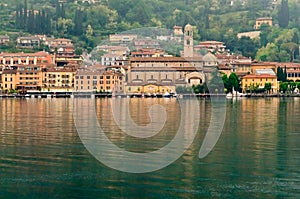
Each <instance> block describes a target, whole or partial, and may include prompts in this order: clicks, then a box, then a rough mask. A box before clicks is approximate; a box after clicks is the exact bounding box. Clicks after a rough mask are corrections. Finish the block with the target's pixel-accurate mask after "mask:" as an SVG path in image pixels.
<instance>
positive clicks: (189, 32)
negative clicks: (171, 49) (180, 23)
mask: <svg viewBox="0 0 300 199" xmlns="http://www.w3.org/2000/svg"><path fill="white" fill-rule="evenodd" d="M183 54H184V57H193V56H194V40H193V27H192V26H191V25H190V24H187V25H186V26H185V27H184V53H183Z"/></svg>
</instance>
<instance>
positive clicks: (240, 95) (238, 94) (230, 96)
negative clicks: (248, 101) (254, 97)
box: [226, 88, 246, 99]
mask: <svg viewBox="0 0 300 199" xmlns="http://www.w3.org/2000/svg"><path fill="white" fill-rule="evenodd" d="M245 96H246V94H244V93H240V92H238V91H235V90H234V88H232V92H230V93H227V95H226V98H228V99H231V98H233V97H245Z"/></svg>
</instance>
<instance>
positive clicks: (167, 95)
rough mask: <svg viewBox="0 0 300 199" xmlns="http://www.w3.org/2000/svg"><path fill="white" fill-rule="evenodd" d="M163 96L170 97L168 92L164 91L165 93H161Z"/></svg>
mask: <svg viewBox="0 0 300 199" xmlns="http://www.w3.org/2000/svg"><path fill="white" fill-rule="evenodd" d="M163 97H164V98H170V97H171V94H170V93H169V92H165V93H164V94H163Z"/></svg>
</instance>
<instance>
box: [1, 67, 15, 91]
mask: <svg viewBox="0 0 300 199" xmlns="http://www.w3.org/2000/svg"><path fill="white" fill-rule="evenodd" d="M1 82H2V83H1V84H2V85H1V90H4V91H10V90H15V89H16V85H17V70H16V69H11V70H3V71H2V75H1Z"/></svg>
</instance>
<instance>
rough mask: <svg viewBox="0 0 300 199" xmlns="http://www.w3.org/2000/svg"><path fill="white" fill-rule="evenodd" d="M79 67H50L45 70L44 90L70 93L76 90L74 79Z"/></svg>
mask: <svg viewBox="0 0 300 199" xmlns="http://www.w3.org/2000/svg"><path fill="white" fill-rule="evenodd" d="M77 69H78V67H77V66H76V65H75V66H66V67H48V68H44V69H43V88H42V89H43V90H44V91H55V92H58V91H64V92H69V91H72V90H73V88H74V79H75V75H76V72H77Z"/></svg>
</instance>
